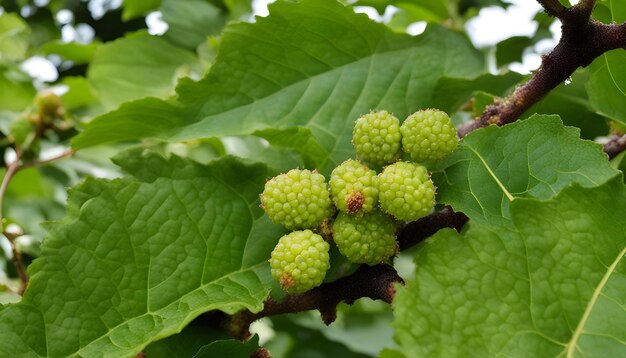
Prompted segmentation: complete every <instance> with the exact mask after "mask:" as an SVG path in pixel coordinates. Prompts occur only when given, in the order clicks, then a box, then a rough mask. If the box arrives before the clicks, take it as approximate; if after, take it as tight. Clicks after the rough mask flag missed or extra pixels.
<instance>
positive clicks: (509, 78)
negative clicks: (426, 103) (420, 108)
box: [432, 72, 522, 113]
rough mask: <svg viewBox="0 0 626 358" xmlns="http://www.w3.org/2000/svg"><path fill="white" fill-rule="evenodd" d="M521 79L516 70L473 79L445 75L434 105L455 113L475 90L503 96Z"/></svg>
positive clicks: (435, 95) (435, 96)
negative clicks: (500, 74)
mask: <svg viewBox="0 0 626 358" xmlns="http://www.w3.org/2000/svg"><path fill="white" fill-rule="evenodd" d="M521 79H522V76H521V75H520V74H518V73H515V72H509V73H507V74H505V75H502V76H494V75H489V74H486V75H482V76H479V77H476V78H473V79H462V78H448V77H443V78H441V79H440V80H439V82H438V83H437V87H436V88H435V93H434V95H433V105H432V107H435V108H438V109H440V110H442V111H445V112H447V113H453V112H456V111H458V110H459V108H460V107H461V106H462V105H463V104H464V103H466V102H467V101H468V100H469V99H470V98H471V97H472V93H473V92H475V91H481V90H482V91H489V93H492V94H495V95H499V96H502V95H504V94H505V92H506V91H507V90H509V89H511V88H512V87H513V86H515V85H516V84H517V83H519V81H520V80H521Z"/></svg>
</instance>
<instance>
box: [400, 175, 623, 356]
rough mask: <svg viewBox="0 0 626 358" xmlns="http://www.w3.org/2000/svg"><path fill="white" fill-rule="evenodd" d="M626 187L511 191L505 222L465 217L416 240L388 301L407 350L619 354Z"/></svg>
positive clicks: (412, 352)
mask: <svg viewBox="0 0 626 358" xmlns="http://www.w3.org/2000/svg"><path fill="white" fill-rule="evenodd" d="M625 212H626V187H625V186H624V184H623V182H622V178H620V177H616V178H614V179H612V180H611V181H609V182H607V183H605V184H604V185H602V186H599V187H595V188H582V187H580V186H578V185H574V186H573V187H569V188H567V189H564V190H563V191H562V192H561V193H560V194H559V195H557V196H556V197H554V198H552V199H550V200H547V201H539V200H536V199H517V200H515V201H514V202H513V203H512V204H511V216H512V221H511V222H510V223H509V224H508V225H507V226H504V227H499V226H490V225H485V224H481V223H477V222H475V221H470V224H469V229H467V230H466V232H465V233H464V235H463V236H461V235H460V234H458V233H456V232H455V231H453V230H446V231H442V232H440V233H439V234H437V235H436V236H435V237H433V238H431V239H429V240H428V241H426V242H425V243H424V244H422V246H421V248H420V250H419V252H418V254H417V257H416V258H415V261H416V262H417V264H418V265H417V269H416V271H415V278H414V279H413V280H409V281H408V282H407V286H406V288H399V291H398V295H397V296H396V298H395V300H394V306H395V317H396V321H395V322H394V324H393V325H394V327H395V329H396V339H397V340H398V341H399V343H400V345H401V346H402V348H403V352H404V353H405V354H406V355H407V356H408V357H435V356H438V357H462V356H479V357H487V356H499V357H513V356H527V357H623V356H624V355H625V354H626V325H624V322H625V321H626V295H625V294H624V292H626V258H625V257H624V256H625V255H626V221H624V213H625Z"/></svg>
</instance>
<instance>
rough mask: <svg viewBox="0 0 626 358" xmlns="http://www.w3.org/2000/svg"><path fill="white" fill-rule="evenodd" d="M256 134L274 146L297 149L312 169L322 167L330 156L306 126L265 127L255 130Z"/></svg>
mask: <svg viewBox="0 0 626 358" xmlns="http://www.w3.org/2000/svg"><path fill="white" fill-rule="evenodd" d="M254 135H255V136H258V137H261V138H263V139H265V140H267V141H268V142H269V143H270V144H271V145H273V146H276V147H282V148H289V149H293V150H295V151H297V152H298V153H300V155H301V156H302V161H303V162H304V164H305V165H306V166H307V167H308V168H311V169H315V168H318V167H320V164H321V163H322V162H323V160H324V159H325V158H327V157H328V152H327V151H326V149H324V147H322V145H321V144H320V143H319V141H318V140H317V138H315V136H314V135H313V133H311V130H310V129H308V128H305V127H295V128H287V129H284V130H279V129H264V130H261V131H256V132H254Z"/></svg>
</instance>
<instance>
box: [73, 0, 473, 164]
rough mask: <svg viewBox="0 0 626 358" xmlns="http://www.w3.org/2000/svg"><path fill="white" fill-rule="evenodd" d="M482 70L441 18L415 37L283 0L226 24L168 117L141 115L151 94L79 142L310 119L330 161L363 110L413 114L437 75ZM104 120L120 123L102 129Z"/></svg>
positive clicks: (179, 135)
mask: <svg viewBox="0 0 626 358" xmlns="http://www.w3.org/2000/svg"><path fill="white" fill-rule="evenodd" d="M482 71H483V57H482V55H481V54H480V53H478V52H477V51H476V50H474V49H473V48H472V47H471V44H470V43H469V41H468V40H467V38H465V37H464V36H461V35H459V34H458V33H455V32H452V31H450V30H446V29H444V28H442V27H437V26H433V27H431V28H429V29H428V30H427V31H426V33H425V34H424V35H422V36H419V37H410V36H408V35H404V34H395V33H393V32H391V31H390V30H389V29H388V28H387V27H385V26H384V25H382V24H378V23H375V22H372V21H371V20H370V19H369V18H368V17H367V16H365V15H363V14H360V15H357V14H354V13H353V12H352V11H351V10H350V9H349V8H346V7H344V6H342V5H341V4H338V3H337V2H335V1H331V0H302V1H300V2H296V3H294V2H285V1H280V2H276V3H274V4H272V5H271V6H270V15H269V16H268V17H266V18H258V19H257V22H256V23H254V24H248V23H232V24H230V25H228V26H227V27H226V29H225V30H224V35H223V40H222V43H221V45H220V53H219V55H218V58H217V61H216V63H215V64H214V65H213V66H212V67H211V71H210V73H209V74H208V75H207V76H206V77H205V78H203V79H202V80H200V81H198V82H192V81H191V80H183V81H181V83H180V84H179V86H178V88H177V91H178V94H179V97H178V102H179V103H180V104H181V107H180V108H179V109H176V111H178V113H173V114H175V115H176V116H175V118H169V119H168V123H163V122H162V121H163V119H164V118H163V116H161V115H160V114H159V113H158V112H154V111H150V110H145V109H147V108H143V110H142V111H141V113H142V116H141V117H137V116H135V115H133V114H132V113H137V111H136V110H135V108H138V106H139V107H142V106H143V105H144V104H145V103H144V102H142V101H139V102H135V103H130V104H128V105H127V106H126V107H125V108H124V110H121V109H120V111H116V112H113V113H111V114H106V115H103V116H101V117H99V118H96V119H95V120H94V121H93V124H91V125H89V126H88V127H87V128H86V130H85V132H83V133H82V134H80V135H79V136H78V137H76V139H75V140H74V142H73V146H74V147H75V148H82V147H86V146H90V145H94V144H98V143H103V142H107V141H115V140H119V139H120V137H123V138H126V139H130V138H131V137H136V138H138V139H139V138H144V137H157V138H160V139H164V140H169V141H180V140H189V139H196V138H203V137H214V136H224V135H245V134H251V133H254V132H255V131H259V130H264V129H268V128H274V129H287V128H292V127H297V126H304V127H307V128H309V129H310V130H311V132H312V134H313V135H314V136H315V138H317V140H318V141H319V142H320V144H321V145H322V146H323V147H324V148H326V150H327V151H328V152H329V156H328V158H326V159H325V161H324V163H323V167H324V168H325V169H328V168H332V166H333V165H334V164H337V163H338V162H341V161H343V160H344V159H345V158H346V157H348V156H351V155H353V153H354V152H353V149H352V145H351V144H350V139H351V138H350V137H351V129H352V125H353V121H354V120H356V118H358V116H359V115H361V114H363V113H366V112H368V111H370V110H371V109H372V108H385V109H387V110H389V111H392V112H394V113H395V114H396V115H398V116H399V117H404V116H407V115H408V114H409V113H412V112H414V111H415V110H417V109H419V108H422V107H427V106H429V105H430V103H432V96H433V94H434V89H435V87H436V84H437V82H438V80H439V78H441V77H443V76H447V77H457V78H473V77H476V76H477V75H479V74H480V73H482ZM418 84H419V85H418ZM171 108H176V106H172V107H171ZM105 122H106V123H107V124H106V126H110V127H116V128H118V129H117V131H115V132H108V133H105V134H103V133H101V132H100V131H99V129H98V128H101V127H102V126H104V124H103V123H105ZM171 122H176V123H180V124H179V125H177V126H174V127H173V126H171V125H170V124H169V123H171ZM135 126H138V127H142V128H147V127H152V128H150V130H147V131H137V130H135V129H134V128H133V127H135ZM139 134H141V135H139ZM320 169H322V168H320Z"/></svg>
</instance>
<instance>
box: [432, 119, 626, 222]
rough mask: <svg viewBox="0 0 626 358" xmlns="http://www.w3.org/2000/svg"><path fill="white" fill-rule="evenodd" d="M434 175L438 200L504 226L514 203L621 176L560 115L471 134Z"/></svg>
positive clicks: (478, 217)
mask: <svg viewBox="0 0 626 358" xmlns="http://www.w3.org/2000/svg"><path fill="white" fill-rule="evenodd" d="M439 168H440V169H439V170H436V171H437V173H435V174H434V175H433V179H434V181H435V184H436V186H437V187H438V190H437V193H438V197H437V199H438V201H440V202H443V203H447V204H450V205H452V206H453V207H454V208H455V209H456V210H459V211H462V212H464V213H465V214H466V215H467V216H469V217H470V218H471V219H472V220H476V221H478V222H488V223H492V224H494V223H497V224H501V223H503V222H506V221H508V220H509V219H510V213H509V206H510V204H511V202H514V200H517V199H519V198H523V197H532V198H540V199H547V198H550V197H552V196H554V195H555V194H557V193H558V192H559V191H561V189H563V188H564V187H566V186H568V185H571V184H572V183H578V184H580V185H582V186H584V187H589V186H597V185H599V184H602V183H604V182H606V181H607V180H608V179H609V178H612V177H614V176H615V175H617V174H618V171H616V170H615V169H613V168H612V167H611V165H610V164H609V162H608V158H607V156H606V154H605V153H604V152H603V151H602V146H600V145H599V144H597V143H593V142H590V141H583V140H580V139H579V130H578V129H576V128H573V127H565V126H563V124H562V123H561V121H560V120H559V118H558V117H557V116H538V115H537V116H534V117H531V118H530V119H528V120H523V121H517V122H515V123H513V124H509V125H506V126H503V127H496V126H490V127H487V128H484V129H481V130H477V131H474V132H472V133H471V134H469V135H468V136H466V137H465V138H464V139H463V140H462V141H461V143H460V145H459V148H458V149H457V150H456V151H455V152H454V153H453V154H451V155H450V156H448V157H447V158H445V159H444V160H443V161H442V162H441V163H440V164H439Z"/></svg>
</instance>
